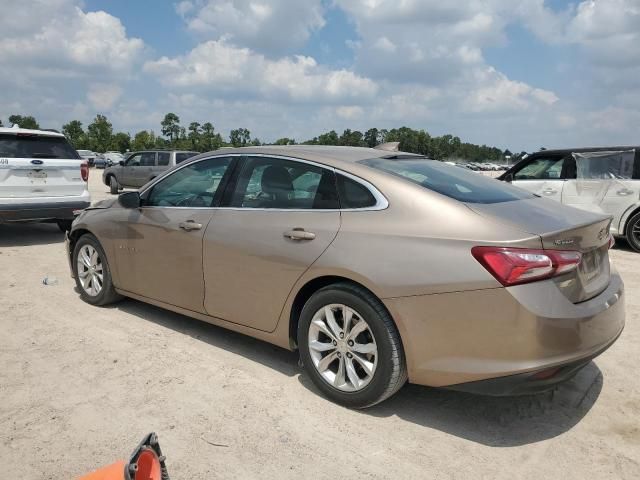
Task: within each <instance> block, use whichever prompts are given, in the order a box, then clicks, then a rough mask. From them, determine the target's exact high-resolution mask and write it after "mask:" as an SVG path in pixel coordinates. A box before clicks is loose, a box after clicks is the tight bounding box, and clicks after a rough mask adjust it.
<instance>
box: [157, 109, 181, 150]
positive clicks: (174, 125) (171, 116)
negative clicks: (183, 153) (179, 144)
mask: <svg viewBox="0 0 640 480" xmlns="http://www.w3.org/2000/svg"><path fill="white" fill-rule="evenodd" d="M160 125H161V126H162V135H164V136H165V137H168V138H169V141H170V142H171V143H174V142H176V140H178V138H179V136H180V117H178V116H177V115H176V114H175V113H167V114H166V115H165V116H164V119H163V120H162V122H160Z"/></svg>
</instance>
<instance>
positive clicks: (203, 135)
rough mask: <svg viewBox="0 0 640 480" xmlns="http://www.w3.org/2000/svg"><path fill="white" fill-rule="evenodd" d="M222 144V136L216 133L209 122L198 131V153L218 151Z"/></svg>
mask: <svg viewBox="0 0 640 480" xmlns="http://www.w3.org/2000/svg"><path fill="white" fill-rule="evenodd" d="M222 144H223V140H222V136H221V135H220V134H219V133H216V130H215V128H214V126H213V125H212V124H211V123H210V122H206V123H204V124H203V125H202V127H201V129H200V145H199V147H200V148H199V149H198V151H199V152H210V151H211V150H217V149H219V148H220V147H221V146H222Z"/></svg>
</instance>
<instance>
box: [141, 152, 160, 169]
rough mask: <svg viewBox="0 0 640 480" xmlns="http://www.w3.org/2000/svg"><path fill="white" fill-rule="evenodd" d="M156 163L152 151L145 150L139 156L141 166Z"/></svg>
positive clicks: (151, 165)
mask: <svg viewBox="0 0 640 480" xmlns="http://www.w3.org/2000/svg"><path fill="white" fill-rule="evenodd" d="M155 165H156V154H155V153H154V152H145V153H143V154H142V157H140V166H141V167H155Z"/></svg>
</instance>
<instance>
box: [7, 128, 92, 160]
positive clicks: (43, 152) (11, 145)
mask: <svg viewBox="0 0 640 480" xmlns="http://www.w3.org/2000/svg"><path fill="white" fill-rule="evenodd" d="M0 157H4V158H67V159H74V160H78V159H79V158H80V157H79V156H78V154H77V153H76V151H75V150H74V149H73V147H71V145H69V142H67V139H66V138H64V137H48V136H43V135H15V134H13V135H7V134H0Z"/></svg>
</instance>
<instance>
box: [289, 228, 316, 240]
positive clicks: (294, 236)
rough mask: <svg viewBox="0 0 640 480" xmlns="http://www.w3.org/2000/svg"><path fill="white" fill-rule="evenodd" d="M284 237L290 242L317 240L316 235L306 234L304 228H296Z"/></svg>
mask: <svg viewBox="0 0 640 480" xmlns="http://www.w3.org/2000/svg"><path fill="white" fill-rule="evenodd" d="M284 236H285V237H286V238H288V239H290V240H296V241H300V240H313V239H314V238H316V234H315V233H312V232H306V231H305V230H304V228H294V229H292V230H289V231H288V232H284Z"/></svg>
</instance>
